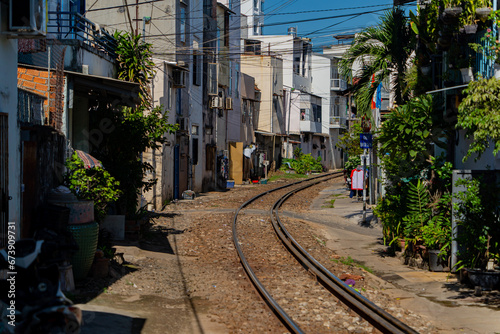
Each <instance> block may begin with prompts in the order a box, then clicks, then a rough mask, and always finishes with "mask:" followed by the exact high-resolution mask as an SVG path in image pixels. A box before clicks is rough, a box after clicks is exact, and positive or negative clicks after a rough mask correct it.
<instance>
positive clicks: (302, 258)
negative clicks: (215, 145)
mask: <svg viewBox="0 0 500 334" xmlns="http://www.w3.org/2000/svg"><path fill="white" fill-rule="evenodd" d="M340 175H341V173H339V172H337V173H331V174H327V175H321V176H318V177H314V178H310V179H307V180H303V181H300V182H296V183H293V184H287V185H285V186H281V187H277V188H274V189H271V190H268V191H266V192H263V193H261V194H259V195H257V196H255V197H253V198H251V199H249V200H248V201H246V202H245V203H243V204H242V205H241V206H240V207H239V208H238V210H237V211H236V213H235V216H234V219H233V229H232V231H233V242H234V244H235V248H236V250H237V253H238V256H239V258H240V262H241V263H242V265H243V268H244V269H245V271H246V273H247V275H248V277H249V278H250V280H251V281H252V283H253V285H254V287H255V288H256V289H257V291H258V292H259V294H260V295H261V297H262V298H263V299H264V300H265V302H266V303H267V304H268V306H269V307H270V308H271V310H272V311H273V312H274V314H275V315H276V316H277V318H278V319H279V320H280V321H281V322H282V324H283V325H284V326H285V327H287V328H288V329H289V330H290V331H291V332H292V333H304V332H305V331H304V330H303V329H302V328H301V327H300V326H299V325H298V323H303V324H305V326H303V327H304V328H307V332H316V330H317V329H316V328H315V327H314V325H313V324H310V323H309V321H305V320H301V316H302V314H304V313H307V312H308V309H307V307H310V308H315V310H318V309H323V310H324V312H327V310H328V305H336V304H337V303H338V301H340V302H342V303H343V304H344V305H345V306H347V307H348V308H349V309H351V310H353V311H354V312H356V313H357V314H358V315H359V316H360V317H361V318H363V319H364V320H366V321H367V322H368V323H369V324H367V326H370V325H371V326H373V327H375V328H376V329H378V330H379V331H380V332H382V333H417V332H416V331H415V330H413V329H412V328H411V327H409V326H407V325H405V324H404V323H402V322H401V321H400V320H398V319H397V318H395V317H393V316H392V315H390V314H389V313H387V312H386V311H384V310H383V309H381V308H380V307H378V306H377V305H375V304H374V303H372V302H370V301H369V300H368V299H366V298H365V297H364V296H362V295H361V294H360V293H358V292H357V291H355V290H354V289H353V288H351V287H349V286H348V285H346V284H345V283H344V282H343V281H341V280H340V279H339V278H337V277H336V276H335V275H333V274H332V273H331V272H329V271H328V270H327V269H326V268H325V267H324V266H323V265H322V264H320V263H319V262H318V261H316V260H315V259H314V258H313V257H312V256H311V255H309V253H308V252H307V251H306V250H305V249H304V248H302V247H301V245H299V243H298V242H297V241H295V239H294V238H293V237H292V235H291V234H290V233H289V232H288V231H287V229H286V228H285V226H284V224H283V223H282V222H281V219H280V217H279V211H278V210H279V208H280V206H281V205H282V204H283V203H284V202H285V201H286V200H287V199H289V198H290V197H291V196H293V195H294V194H297V193H300V191H301V190H303V189H305V188H308V187H311V186H314V185H316V184H318V183H320V182H324V181H326V180H328V179H331V178H335V177H339V176H340ZM288 188H292V190H291V191H287V190H289V189H288ZM263 197H266V198H267V197H274V198H273V200H274V204H273V205H272V206H271V207H270V208H268V214H267V218H266V220H268V221H269V222H270V223H271V224H266V223H265V220H264V219H262V217H263V216H262V215H260V216H259V215H258V214H256V213H255V211H253V213H247V212H246V211H249V212H252V210H250V208H251V207H252V206H256V203H257V204H259V200H261V201H262V202H264V200H263V199H262V198H263ZM270 201H271V200H269V199H266V202H270ZM266 202H264V203H266ZM261 209H262V208H261ZM270 225H272V228H273V229H274V232H275V234H274V235H273V236H270V233H269V229H270V227H269V226H270ZM266 228H267V230H265V229H266ZM261 229H262V230H265V231H267V232H261V231H260V230H261ZM252 237H256V238H268V239H269V240H268V241H267V242H266V244H268V245H269V250H267V251H266V253H268V254H270V255H268V257H269V256H270V257H271V259H266V258H265V257H264V254H262V253H264V252H263V251H259V250H253V249H252ZM278 240H279V241H278ZM279 243H281V244H282V245H285V247H286V249H287V250H288V252H289V253H288V254H284V249H283V247H282V246H281V245H280V244H279ZM290 254H292V255H293V258H292V256H291V255H290ZM290 261H293V263H295V265H291V264H290V263H291V262H290ZM297 261H298V263H299V264H300V265H302V267H303V268H304V269H305V270H304V269H300V267H299V266H298V265H297ZM277 268H278V269H277ZM283 281H284V282H299V283H296V284H298V285H297V286H294V285H293V284H291V286H290V287H287V288H284V287H283V284H284V283H282V282H283ZM311 281H312V282H319V283H320V284H321V287H316V286H315V285H314V283H310V282H311ZM276 282H278V283H276ZM302 282H304V283H302ZM305 282H308V283H305ZM301 284H302V285H304V286H306V289H304V288H303V287H301V286H300V285H301ZM325 290H327V291H329V292H330V293H327V292H326V291H325ZM290 291H292V295H290ZM293 291H295V292H293ZM301 291H302V292H301ZM302 293H305V294H309V293H310V294H311V296H309V297H307V298H309V299H308V300H309V302H303V300H305V297H302V296H301V294H302ZM316 299H317V300H318V303H323V304H325V305H327V306H322V305H312V303H311V302H310V301H311V300H316ZM301 301H302V302H301ZM295 304H297V305H295ZM304 304H311V305H304ZM345 306H344V307H345ZM336 313H337V312H336ZM317 318H319V319H321V315H319V314H318V315H317Z"/></svg>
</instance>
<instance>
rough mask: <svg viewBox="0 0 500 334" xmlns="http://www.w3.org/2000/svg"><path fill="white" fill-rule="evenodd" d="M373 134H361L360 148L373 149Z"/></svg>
mask: <svg viewBox="0 0 500 334" xmlns="http://www.w3.org/2000/svg"><path fill="white" fill-rule="evenodd" d="M372 142H373V140H372V134H371V133H360V134H359V147H361V148H362V149H368V148H372Z"/></svg>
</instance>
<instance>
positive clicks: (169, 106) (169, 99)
mask: <svg viewBox="0 0 500 334" xmlns="http://www.w3.org/2000/svg"><path fill="white" fill-rule="evenodd" d="M167 109H169V110H171V109H172V81H170V80H168V88H167Z"/></svg>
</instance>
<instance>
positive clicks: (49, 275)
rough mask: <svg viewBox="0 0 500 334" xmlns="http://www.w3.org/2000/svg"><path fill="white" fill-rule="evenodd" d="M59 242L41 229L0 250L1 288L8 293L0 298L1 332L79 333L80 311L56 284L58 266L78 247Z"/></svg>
mask: <svg viewBox="0 0 500 334" xmlns="http://www.w3.org/2000/svg"><path fill="white" fill-rule="evenodd" d="M61 240H64V238H61V236H60V235H58V234H57V233H55V232H53V231H49V230H44V231H42V233H37V235H35V238H33V239H21V240H17V241H16V242H15V243H11V244H9V245H8V246H7V247H6V248H4V249H2V250H0V269H1V274H2V275H1V276H2V277H1V279H0V285H1V287H2V291H5V292H7V293H3V294H2V295H1V296H0V314H1V321H0V333H8V334H17V333H23V334H25V333H51V334H55V333H65V334H66V333H68V334H69V333H71V334H78V333H80V327H81V323H82V312H81V310H80V309H79V308H78V307H75V306H74V305H73V302H72V301H71V300H69V299H68V298H67V297H66V296H65V295H64V293H63V292H62V290H61V284H60V281H59V263H61V262H62V261H64V260H65V259H67V258H69V256H70V255H69V254H70V251H76V250H77V249H78V246H77V245H76V243H74V242H73V243H68V244H63V243H62V242H61ZM73 241H74V240H73ZM11 245H12V247H10V246H11ZM12 250H14V251H15V253H12ZM12 254H15V258H14V256H13V255H12Z"/></svg>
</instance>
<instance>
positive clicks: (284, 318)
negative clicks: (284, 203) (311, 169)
mask: <svg viewBox="0 0 500 334" xmlns="http://www.w3.org/2000/svg"><path fill="white" fill-rule="evenodd" d="M341 173H342V172H333V173H330V174H326V175H319V176H316V177H313V178H309V179H307V180H302V181H298V182H294V183H291V184H286V185H283V186H281V187H277V188H273V189H270V190H268V191H265V192H263V193H260V194H258V195H256V196H254V197H252V198H250V199H249V200H248V201H246V202H245V203H243V204H242V205H241V206H240V207H239V208H238V209H237V210H236V212H235V214H234V219H233V242H234V246H235V248H236V251H237V252H238V256H239V257H240V262H241V264H242V265H243V269H245V272H246V273H247V275H248V277H249V278H250V280H251V281H252V283H253V285H254V287H255V288H256V289H257V291H258V292H259V293H260V295H261V296H262V298H263V299H264V300H265V301H266V303H267V304H268V306H269V307H270V308H271V310H272V311H273V312H274V313H275V314H276V315H277V316H278V318H280V320H281V322H282V323H283V324H284V325H285V327H287V328H288V329H289V330H290V331H291V332H293V333H297V334H303V333H304V332H303V331H302V329H300V327H299V326H298V325H297V324H296V323H295V322H294V321H293V320H292V318H290V316H288V314H286V312H285V311H284V310H283V309H282V308H281V306H280V305H279V304H278V303H277V302H276V301H275V300H274V298H273V297H272V296H271V294H270V293H269V292H268V291H267V290H266V288H265V287H264V285H263V284H262V283H261V282H260V281H259V279H258V278H257V275H255V273H254V271H253V270H252V268H251V267H250V265H249V263H248V261H247V259H246V257H245V255H244V254H243V250H242V249H241V247H240V241H239V239H238V235H237V219H238V214H239V212H240V211H241V210H242V209H243V208H245V207H246V206H248V205H249V204H250V203H252V202H254V201H255V200H257V199H258V198H260V197H263V196H265V195H267V194H269V193H271V192H274V191H278V190H281V189H284V188H287V187H291V186H294V185H297V184H300V183H303V182H308V181H311V180H315V179H321V178H325V177H334V176H337V175H340V174H341Z"/></svg>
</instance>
